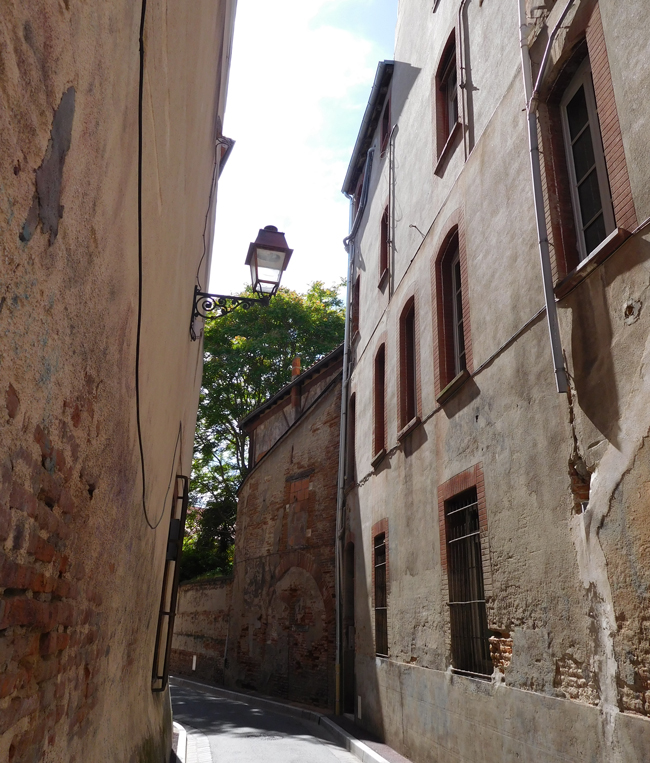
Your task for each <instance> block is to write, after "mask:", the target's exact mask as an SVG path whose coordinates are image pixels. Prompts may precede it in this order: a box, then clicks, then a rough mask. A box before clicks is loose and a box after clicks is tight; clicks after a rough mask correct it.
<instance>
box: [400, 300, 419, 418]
mask: <svg viewBox="0 0 650 763" xmlns="http://www.w3.org/2000/svg"><path fill="white" fill-rule="evenodd" d="M416 416H417V368H416V349H415V300H414V299H413V298H411V300H410V301H409V303H408V304H407V306H406V307H405V308H404V312H403V313H402V317H401V319H400V428H402V429H403V428H404V427H405V426H406V425H407V424H408V423H409V422H410V421H412V420H413V419H414V418H415V417H416Z"/></svg>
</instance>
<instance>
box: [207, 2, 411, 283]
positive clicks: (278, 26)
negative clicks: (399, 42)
mask: <svg viewBox="0 0 650 763" xmlns="http://www.w3.org/2000/svg"><path fill="white" fill-rule="evenodd" d="M396 17H397V0H276V2H273V3H271V2H269V0H239V2H238V3H237V19H236V22H235V41H234V50H233V61H232V69H231V75H230V84H229V90H228V103H227V106H226V116H225V119H224V134H225V135H226V136H228V137H229V138H233V139H234V140H235V141H236V145H235V148H234V150H233V153H232V154H231V156H230V158H229V160H228V164H227V165H226V167H225V169H224V171H223V174H222V176H221V180H220V183H219V191H218V199H217V221H216V228H215V244H214V251H213V257H212V271H211V277H210V291H213V292H217V293H222V294H224V293H237V292H238V291H239V290H240V289H241V288H242V287H243V286H244V285H245V283H247V282H248V279H249V274H248V269H247V268H246V267H245V266H244V259H245V256H246V252H247V250H248V244H249V242H250V241H252V240H254V239H255V237H256V235H257V231H258V229H259V228H261V227H263V226H264V225H277V226H278V228H279V229H280V230H282V231H284V232H285V234H286V237H287V241H288V243H289V246H291V247H292V248H293V249H294V254H293V257H292V260H291V264H290V266H289V270H288V271H287V272H286V274H285V276H284V278H283V284H284V285H286V286H289V287H290V288H293V289H297V290H298V291H305V290H306V288H307V286H308V285H309V284H310V283H311V282H312V281H315V280H321V281H324V282H325V283H326V284H327V285H330V284H333V283H335V282H337V281H338V280H340V278H342V277H344V276H345V271H346V255H345V251H344V249H343V246H342V243H341V242H342V239H343V238H344V236H345V235H346V233H347V229H348V203H347V201H346V199H345V198H344V197H343V195H342V194H341V185H342V183H343V178H344V176H345V171H346V169H347V165H348V161H349V159H350V154H351V151H352V147H353V145H354V141H355V139H356V135H357V131H358V128H359V125H360V123H361V118H362V116H363V111H364V109H365V106H366V103H367V101H368V96H369V95H370V88H371V86H372V81H373V78H374V75H375V70H376V68H377V63H378V62H379V61H381V60H383V59H390V58H392V57H393V40H394V30H395V22H396Z"/></svg>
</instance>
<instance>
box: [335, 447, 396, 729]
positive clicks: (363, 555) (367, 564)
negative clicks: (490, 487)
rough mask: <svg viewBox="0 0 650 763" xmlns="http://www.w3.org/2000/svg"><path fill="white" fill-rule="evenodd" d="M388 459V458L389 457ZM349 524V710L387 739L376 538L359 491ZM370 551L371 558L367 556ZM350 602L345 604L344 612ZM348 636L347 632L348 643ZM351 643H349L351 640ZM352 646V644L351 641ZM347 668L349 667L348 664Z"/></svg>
mask: <svg viewBox="0 0 650 763" xmlns="http://www.w3.org/2000/svg"><path fill="white" fill-rule="evenodd" d="M385 460H387V459H385ZM346 504H347V515H348V516H347V525H348V528H349V529H350V530H351V531H349V532H348V536H347V542H352V543H354V583H353V585H352V586H347V587H346V586H344V587H343V590H344V593H345V591H346V588H347V590H348V591H349V590H350V589H351V590H352V591H353V593H354V604H353V606H354V626H353V628H354V642H353V646H354V681H353V687H350V688H349V689H348V692H349V693H353V697H354V703H353V704H354V706H353V708H351V707H349V706H348V707H345V706H344V708H343V709H344V711H345V712H348V713H350V712H354V717H355V721H356V722H357V723H358V724H359V726H362V727H363V728H365V729H367V730H368V731H370V732H371V733H373V734H375V735H376V736H377V737H378V738H379V739H384V718H383V712H382V708H383V705H384V702H385V698H383V700H382V698H381V691H380V685H379V676H378V670H377V668H378V666H377V662H378V659H379V658H377V657H376V655H375V651H374V650H375V632H374V612H373V610H372V607H373V600H374V591H373V581H372V579H370V580H368V579H367V576H366V571H367V570H372V561H373V560H372V538H370V537H364V535H363V533H362V524H361V517H360V514H359V505H358V501H357V495H356V491H353V492H351V493H350V494H349V495H348V497H347V501H346ZM368 554H370V558H369V559H368V558H367V555H368ZM388 585H389V588H388V641H389V648H390V633H391V623H390V581H389V583H388ZM346 603H347V602H344V603H343V609H344V612H345V611H346V609H347V607H346ZM346 635H349V631H348V634H343V637H344V641H343V645H344V646H345V644H346V641H345V638H346ZM348 643H349V642H348ZM349 645H350V646H352V644H349ZM345 667H347V666H345ZM342 683H343V687H344V694H343V699H345V687H346V684H347V685H348V686H349V675H347V676H346V675H345V674H344V675H343V682H342Z"/></svg>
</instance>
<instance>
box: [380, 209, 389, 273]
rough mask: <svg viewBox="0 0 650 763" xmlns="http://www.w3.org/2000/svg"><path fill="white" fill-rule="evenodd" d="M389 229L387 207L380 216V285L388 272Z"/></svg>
mask: <svg viewBox="0 0 650 763" xmlns="http://www.w3.org/2000/svg"><path fill="white" fill-rule="evenodd" d="M388 239H389V227H388V207H386V208H385V209H384V214H383V215H382V216H381V230H380V234H379V281H380V283H381V281H382V279H383V277H384V274H385V273H386V272H387V271H388V267H389V265H388V246H389V241H388Z"/></svg>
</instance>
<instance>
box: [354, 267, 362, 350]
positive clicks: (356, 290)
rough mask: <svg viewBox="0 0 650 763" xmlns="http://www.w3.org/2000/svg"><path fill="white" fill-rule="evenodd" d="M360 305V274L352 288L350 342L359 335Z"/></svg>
mask: <svg viewBox="0 0 650 763" xmlns="http://www.w3.org/2000/svg"><path fill="white" fill-rule="evenodd" d="M360 303H361V274H360V273H359V274H358V275H357V277H356V279H355V281H354V284H353V286H352V340H353V341H354V339H355V337H356V336H357V335H358V333H359V312H360V307H359V306H360Z"/></svg>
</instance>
